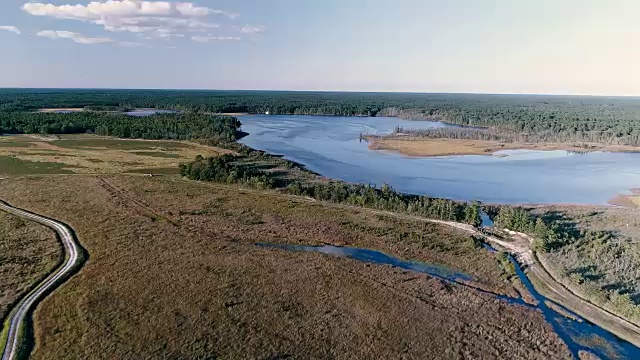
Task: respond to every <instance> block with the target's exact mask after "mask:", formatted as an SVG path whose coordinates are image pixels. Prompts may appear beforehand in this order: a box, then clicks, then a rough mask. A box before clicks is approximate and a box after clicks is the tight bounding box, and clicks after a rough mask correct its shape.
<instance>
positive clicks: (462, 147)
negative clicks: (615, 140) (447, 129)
mask: <svg viewBox="0 0 640 360" xmlns="http://www.w3.org/2000/svg"><path fill="white" fill-rule="evenodd" d="M368 141H369V148H370V149H372V150H389V151H394V152H398V153H401V154H404V155H407V156H449V155H492V154H493V153H495V152H496V151H500V150H517V149H526V150H548V151H551V150H566V151H576V152H585V151H610V152H637V151H640V148H639V147H634V146H623V145H602V144H587V147H585V146H583V145H572V144H554V143H509V142H501V141H493V140H464V139H425V138H419V137H418V138H412V137H404V136H387V137H382V138H371V139H368Z"/></svg>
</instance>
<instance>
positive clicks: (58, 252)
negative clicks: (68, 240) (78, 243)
mask: <svg viewBox="0 0 640 360" xmlns="http://www.w3.org/2000/svg"><path fill="white" fill-rule="evenodd" d="M61 261H62V249H61V247H60V244H59V243H58V241H57V239H56V237H55V234H54V233H53V232H52V231H50V230H49V229H47V228H46V227H44V226H42V225H39V224H36V223H33V222H30V221H26V220H22V219H20V218H18V217H15V216H13V215H9V214H7V213H5V212H2V211H0V319H5V317H6V316H7V315H8V313H9V311H10V310H11V305H13V304H14V303H15V302H16V301H18V300H19V299H20V298H21V297H22V296H23V295H25V294H26V293H27V292H28V291H29V290H30V289H31V288H32V287H33V286H34V285H35V284H36V283H37V282H38V281H40V280H41V279H43V278H44V277H46V276H47V275H48V274H49V273H50V272H51V271H53V269H54V268H55V267H56V265H57V264H58V263H60V262H61ZM1 329H4V324H2V323H1V322H0V330H1ZM0 332H2V331H0Z"/></svg>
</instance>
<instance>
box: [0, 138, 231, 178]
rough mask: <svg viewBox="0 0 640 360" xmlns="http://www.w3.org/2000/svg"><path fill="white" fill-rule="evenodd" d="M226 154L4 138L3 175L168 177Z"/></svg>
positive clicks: (139, 144) (0, 147)
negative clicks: (203, 158)
mask: <svg viewBox="0 0 640 360" xmlns="http://www.w3.org/2000/svg"><path fill="white" fill-rule="evenodd" d="M223 152H226V151H225V150H222V149H218V148H214V147H209V146H203V145H198V144H194V143H190V142H178V141H152V140H121V139H113V138H108V137H100V136H93V135H64V136H55V137H37V136H27V135H17V136H1V137H0V175H29V174H71V173H75V174H96V173H100V174H105V173H122V172H135V173H141V172H144V173H156V172H155V169H160V172H164V173H166V172H167V170H166V169H173V171H172V172H173V173H176V172H177V171H178V165H179V164H180V163H181V162H186V161H190V160H193V159H194V158H195V157H196V156H197V155H203V156H215V155H217V154H220V153H223Z"/></svg>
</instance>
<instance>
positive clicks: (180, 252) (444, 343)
mask: <svg viewBox="0 0 640 360" xmlns="http://www.w3.org/2000/svg"><path fill="white" fill-rule="evenodd" d="M3 194H4V195H3V196H5V197H6V198H7V200H8V201H11V202H12V203H13V204H15V205H17V206H20V207H24V208H28V209H30V210H32V211H35V212H38V213H42V214H44V215H50V216H53V215H55V217H56V218H57V219H60V220H62V221H64V222H66V223H67V224H69V225H70V226H72V227H73V228H74V229H75V230H76V231H77V235H78V237H79V238H80V239H81V240H82V243H83V245H84V246H85V247H86V249H87V250H88V252H89V253H90V254H91V261H89V262H88V263H86V264H85V266H84V267H83V269H82V270H81V272H80V273H79V274H78V275H77V276H75V277H73V278H72V279H70V280H69V281H68V282H67V283H66V284H65V285H64V286H63V287H61V288H60V289H58V291H56V292H55V293H53V294H51V295H50V296H49V297H48V298H47V299H45V300H44V301H43V303H42V304H41V306H40V307H39V309H38V310H37V311H36V313H35V315H34V323H35V327H36V329H35V335H36V340H37V341H36V342H37V344H38V346H37V348H36V349H35V352H34V353H33V357H34V358H35V359H40V358H67V359H70V358H94V357H110V358H150V357H163V356H164V357H167V358H198V357H200V358H202V357H216V358H218V357H219V358H278V357H291V358H327V357H335V358H371V357H377V358H398V357H400V356H407V357H410V358H434V357H439V358H442V357H445V358H456V357H460V356H469V357H473V358H491V357H508V358H544V357H550V356H551V357H553V356H555V357H559V358H567V357H568V356H569V353H568V352H567V350H566V348H565V347H564V346H563V345H562V343H561V341H560V340H559V339H558V337H557V336H556V335H555V334H554V333H553V331H552V329H551V328H550V326H549V325H548V324H546V323H545V322H544V320H543V318H542V316H541V314H540V313H539V312H537V311H535V310H531V309H527V308H524V307H520V306H513V305H508V304H506V303H504V302H500V301H496V300H494V299H493V298H492V297H491V296H489V295H485V294H481V293H478V292H476V291H474V290H472V289H468V288H465V287H460V286H455V285H450V284H446V283H443V282H441V281H439V280H435V279H433V278H430V277H428V276H425V275H419V274H415V273H412V272H407V271H401V270H398V269H394V268H391V267H388V266H374V265H368V264H364V263H360V262H357V261H355V260H351V259H344V258H334V257H330V256H325V255H321V254H312V253H290V252H286V251H282V250H273V249H265V248H260V247H256V246H255V245H254V243H256V242H276V243H295V244H311V245H313V244H323V243H331V244H337V245H351V246H360V247H366V248H372V249H376V250H381V251H385V252H387V253H389V254H392V255H395V256H398V257H401V258H404V259H415V260H423V261H429V262H433V263H438V264H443V265H446V266H449V267H451V268H453V269H455V270H459V271H464V272H467V273H470V274H472V275H473V276H475V277H476V280H475V284H477V285H481V286H483V287H484V288H486V289H489V290H491V291H494V292H498V293H507V294H514V293H515V291H514V290H513V288H512V287H511V285H510V284H509V283H508V282H505V281H504V280H503V279H502V277H501V270H500V268H499V267H498V264H497V261H498V260H497V259H496V258H495V255H494V254H490V253H488V252H486V251H484V250H482V249H477V248H476V246H475V242H474V241H472V240H471V239H470V238H469V236H468V235H466V234H464V233H461V232H457V231H455V230H450V229H448V228H445V227H441V226H440V225H437V224H425V223H424V222H422V221H411V220H402V219H398V218H394V217H391V216H386V215H374V214H373V213H372V212H371V211H369V210H366V209H355V208H348V207H342V206H337V205H336V206H334V205H329V204H325V203H321V202H316V201H310V200H308V199H304V198H300V197H292V196H286V195H282V194H277V193H275V192H261V191H252V190H244V189H240V188H237V187H234V186H225V185H218V184H210V183H207V184H204V183H197V182H192V181H184V180H181V179H179V178H178V177H171V176H167V177H161V178H148V177H136V176H124V175H119V176H110V177H108V178H105V179H104V180H101V179H99V178H95V177H86V176H82V177H78V176H57V177H29V178H19V179H11V180H8V181H5V183H4V184H3ZM460 259H464V261H460Z"/></svg>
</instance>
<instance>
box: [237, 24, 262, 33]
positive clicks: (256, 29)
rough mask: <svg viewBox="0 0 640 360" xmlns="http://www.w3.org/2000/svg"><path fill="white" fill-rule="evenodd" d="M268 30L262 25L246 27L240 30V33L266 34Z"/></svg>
mask: <svg viewBox="0 0 640 360" xmlns="http://www.w3.org/2000/svg"><path fill="white" fill-rule="evenodd" d="M266 29H267V28H266V27H264V26H262V25H258V26H251V25H245V26H243V27H242V29H240V31H242V33H243V34H260V33H263V32H265V30H266Z"/></svg>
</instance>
